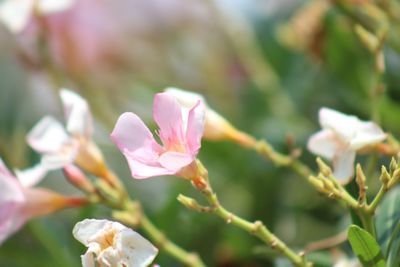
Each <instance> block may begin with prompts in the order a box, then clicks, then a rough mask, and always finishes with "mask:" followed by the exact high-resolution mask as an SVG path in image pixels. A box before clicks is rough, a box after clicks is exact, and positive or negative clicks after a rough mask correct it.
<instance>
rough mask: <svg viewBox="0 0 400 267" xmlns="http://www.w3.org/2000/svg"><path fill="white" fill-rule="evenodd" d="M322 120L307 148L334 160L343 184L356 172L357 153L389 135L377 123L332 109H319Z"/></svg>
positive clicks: (336, 174)
mask: <svg viewBox="0 0 400 267" xmlns="http://www.w3.org/2000/svg"><path fill="white" fill-rule="evenodd" d="M319 123H320V125H321V127H322V130H321V131H319V132H317V133H315V134H313V135H312V136H311V137H310V139H309V140H308V144H307V147H308V150H310V151H311V152H312V153H314V154H317V155H320V156H322V157H325V158H327V159H329V160H332V161H333V167H334V176H335V177H336V178H337V179H338V180H339V181H340V182H342V183H347V182H349V181H350V180H351V178H352V176H353V174H354V160H355V157H356V152H357V151H358V150H360V149H363V148H366V147H369V146H372V145H375V144H378V143H380V142H382V141H383V140H385V139H386V137H387V135H386V134H385V133H384V132H383V131H382V129H381V128H380V127H379V126H378V125H377V124H375V123H373V122H370V121H361V120H359V119H358V118H357V117H355V116H350V115H346V114H343V113H340V112H338V111H335V110H332V109H329V108H321V109H320V111H319Z"/></svg>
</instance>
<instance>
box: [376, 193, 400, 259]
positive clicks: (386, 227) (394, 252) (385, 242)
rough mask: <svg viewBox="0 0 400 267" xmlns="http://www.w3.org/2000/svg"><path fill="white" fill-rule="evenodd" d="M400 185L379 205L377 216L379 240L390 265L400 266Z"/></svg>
mask: <svg viewBox="0 0 400 267" xmlns="http://www.w3.org/2000/svg"><path fill="white" fill-rule="evenodd" d="M399 206H400V187H396V188H394V189H392V190H391V191H390V192H389V193H388V194H387V196H386V197H385V199H384V200H383V202H382V204H381V205H380V206H379V209H378V212H377V217H376V230H377V234H378V241H379V244H380V245H381V247H382V251H383V253H384V255H385V257H386V259H387V264H388V266H396V267H397V266H399V261H400V257H399V251H400V235H399V230H400V229H399V227H400V225H399V223H400V210H399V209H398V207H399Z"/></svg>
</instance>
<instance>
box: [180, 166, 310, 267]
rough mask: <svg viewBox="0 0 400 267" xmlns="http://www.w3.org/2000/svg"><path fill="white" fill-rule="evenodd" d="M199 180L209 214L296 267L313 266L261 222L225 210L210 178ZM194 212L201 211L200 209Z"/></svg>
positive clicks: (196, 185) (199, 188)
mask: <svg viewBox="0 0 400 267" xmlns="http://www.w3.org/2000/svg"><path fill="white" fill-rule="evenodd" d="M200 164H201V163H200ZM199 179H201V181H202V182H201V183H197V184H196V182H194V186H195V187H196V188H197V189H198V190H199V191H200V192H201V193H202V194H203V195H204V196H205V197H206V199H207V201H208V203H209V204H210V205H211V207H210V209H206V211H207V212H210V213H213V214H215V215H217V216H218V217H220V218H222V219H223V220H224V221H225V222H226V223H227V224H233V225H235V226H237V227H239V228H241V229H243V230H244V231H246V232H248V233H249V234H252V235H255V236H256V237H258V238H259V239H261V240H262V241H263V242H264V243H266V244H267V245H269V246H270V247H271V248H273V249H275V250H276V251H278V252H279V253H280V254H282V255H283V256H285V257H287V258H288V259H289V260H290V261H291V262H292V264H293V265H294V266H298V267H310V266H312V265H313V264H312V263H311V262H309V261H307V259H306V258H305V257H304V255H301V254H298V253H296V252H294V251H293V250H291V249H290V248H289V247H288V246H287V245H286V244H285V243H284V242H283V241H282V240H280V239H279V238H278V237H276V236H275V235H274V234H273V233H271V232H270V231H269V230H268V228H267V227H266V226H265V225H264V224H263V223H262V222H261V221H255V222H249V221H247V220H245V219H243V218H241V217H239V216H237V215H235V214H234V213H232V212H230V211H228V210H227V209H225V208H224V207H223V206H222V205H221V203H220V202H219V200H218V197H217V195H216V194H215V193H214V192H213V190H212V188H211V185H210V183H209V181H208V177H201V178H199ZM198 184H202V185H203V186H202V187H199V186H198ZM178 199H179V198H178ZM187 206H188V205H187ZM188 207H190V206H188ZM194 210H196V211H200V210H199V209H194Z"/></svg>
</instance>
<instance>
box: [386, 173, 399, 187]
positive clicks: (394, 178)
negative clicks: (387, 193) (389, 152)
mask: <svg viewBox="0 0 400 267" xmlns="http://www.w3.org/2000/svg"><path fill="white" fill-rule="evenodd" d="M399 180H400V169H397V170H395V171H394V172H393V176H392V179H391V180H390V181H389V183H388V188H391V187H393V186H394V185H396V184H397V183H398V182H399Z"/></svg>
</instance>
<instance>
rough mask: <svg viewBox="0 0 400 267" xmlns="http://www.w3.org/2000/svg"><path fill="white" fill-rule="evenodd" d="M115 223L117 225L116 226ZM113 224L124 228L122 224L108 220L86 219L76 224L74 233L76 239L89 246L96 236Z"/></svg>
mask: <svg viewBox="0 0 400 267" xmlns="http://www.w3.org/2000/svg"><path fill="white" fill-rule="evenodd" d="M113 224H116V225H115V226H114V225H113ZM111 226H114V227H118V228H120V229H121V228H122V224H120V223H115V222H112V221H108V220H96V219H85V220H83V221H81V222H78V223H77V224H76V225H75V227H74V229H73V230H72V234H73V235H74V237H75V239H76V240H78V241H79V242H81V243H82V244H84V245H85V246H89V244H90V242H92V239H93V238H94V237H95V236H97V235H98V234H99V233H103V232H105V230H106V229H107V228H110V227H111Z"/></svg>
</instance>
